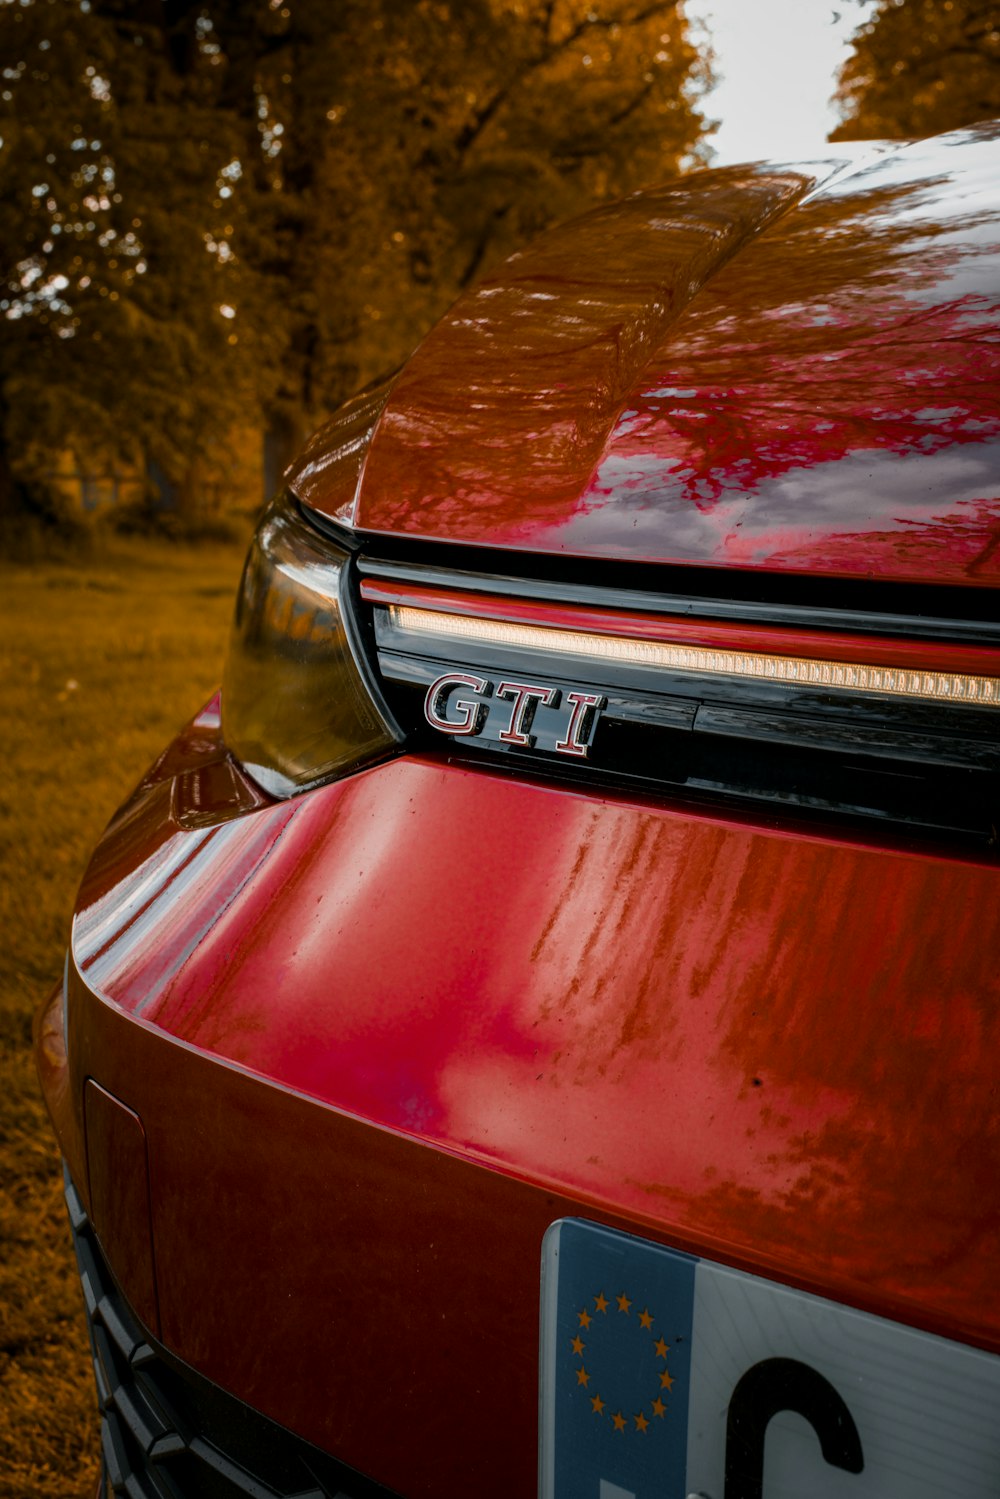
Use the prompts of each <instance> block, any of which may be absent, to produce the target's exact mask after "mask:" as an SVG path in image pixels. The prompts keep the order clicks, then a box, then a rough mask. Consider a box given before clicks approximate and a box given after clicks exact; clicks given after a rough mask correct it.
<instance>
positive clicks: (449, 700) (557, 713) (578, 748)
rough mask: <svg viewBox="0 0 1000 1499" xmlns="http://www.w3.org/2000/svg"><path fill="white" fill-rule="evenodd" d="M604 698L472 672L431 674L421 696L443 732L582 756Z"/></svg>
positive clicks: (434, 723)
mask: <svg viewBox="0 0 1000 1499" xmlns="http://www.w3.org/2000/svg"><path fill="white" fill-rule="evenodd" d="M606 704H607V699H606V698H604V697H602V696H601V695H600V694H599V693H597V692H582V691H581V690H580V689H579V688H576V687H572V688H563V687H542V686H539V685H538V684H536V683H534V682H513V681H508V680H506V679H504V680H503V681H501V682H498V683H497V686H496V688H495V689H494V686H493V683H492V682H491V681H490V680H489V679H488V678H487V677H480V676H476V675H475V674H474V673H473V672H465V671H451V672H446V673H445V675H444V676H442V677H438V678H436V680H435V681H433V682H432V683H431V685H430V686H429V687H428V689H427V695H426V697H425V698H424V717H425V718H426V719H427V722H428V723H429V724H431V725H432V726H433V727H434V728H435V729H440V731H441V733H442V734H453V735H455V736H456V737H458V736H472V735H482V736H483V737H484V738H487V739H495V740H496V741H498V743H500V744H512V745H517V746H521V747H524V748H526V749H532V748H535V747H536V746H537V748H539V749H547V750H554V751H555V753H556V754H559V755H574V756H576V757H577V758H578V759H584V758H586V754H587V751H588V749H589V748H590V743H591V740H592V739H593V737H594V728H595V727H596V724H597V717H598V714H599V713H600V710H601V709H602V708H603V707H605V706H606Z"/></svg>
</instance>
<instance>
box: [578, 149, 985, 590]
mask: <svg viewBox="0 0 1000 1499" xmlns="http://www.w3.org/2000/svg"><path fill="white" fill-rule="evenodd" d="M973 149H974V148H973ZM936 164H937V165H938V167H939V169H940V170H939V172H938V175H937V176H936V177H935V178H934V179H933V180H930V181H926V182H921V183H919V184H907V183H905V182H904V183H900V182H898V181H897V182H895V183H894V182H893V180H892V179H893V166H892V164H891V163H890V164H889V165H888V166H887V168H885V169H883V170H882V171H881V172H880V170H879V168H875V169H874V171H873V172H871V174H870V176H871V177H875V178H876V179H877V178H878V177H879V176H880V175H881V176H882V177H883V178H884V179H885V180H884V181H883V183H882V184H881V185H879V184H878V183H877V182H876V184H875V185H872V186H870V187H865V186H864V185H863V183H864V179H862V185H861V187H860V188H859V189H858V190H855V191H853V192H851V191H849V190H846V189H845V190H843V191H842V192H840V193H836V192H835V193H832V194H831V195H829V196H820V197H818V198H817V199H816V200H815V201H814V202H813V203H811V204H807V205H806V206H805V207H804V208H802V209H801V210H799V211H797V212H796V213H794V214H793V215H792V216H791V217H790V218H789V219H788V220H787V221H786V222H785V224H784V225H782V226H779V227H778V228H777V229H776V230H775V231H774V232H772V233H771V234H769V235H767V236H765V237H764V238H763V239H762V240H761V241H759V242H758V243H757V244H756V245H754V246H752V247H750V249H748V250H747V251H746V252H745V253H744V254H743V255H742V256H740V257H738V258H737V259H736V260H735V261H734V262H733V263H732V264H731V265H729V266H728V267H727V268H726V269H725V270H724V271H723V272H722V273H721V274H720V275H719V276H718V277H717V278H716V279H715V281H713V282H711V283H710V284H709V285H708V286H707V287H706V288H705V289H704V291H703V292H702V293H701V295H700V296H699V298H698V299H697V302H696V303H695V304H694V306H693V307H692V308H691V309H690V310H689V312H688V313H687V315H686V316H685V317H684V318H683V319H682V321H681V323H680V324H679V325H678V327H677V329H676V330H675V333H674V336H673V338H672V339H671V340H670V341H669V343H668V344H667V345H665V347H664V348H663V350H661V351H660V352H658V353H657V354H656V355H655V356H654V358H653V360H652V361H651V363H650V365H649V366H648V368H647V371H646V375H645V379H644V390H643V392H642V393H641V394H640V395H638V396H636V397H635V398H633V399H632V400H630V402H629V407H628V409H627V410H626V411H625V413H624V414H623V416H622V418H621V420H620V421H619V423H618V427H617V429H616V433H615V438H614V441H613V443H612V444H611V446H610V449H609V453H610V455H611V456H610V461H606V463H605V464H604V465H603V466H602V468H599V469H598V472H597V474H596V476H595V479H594V482H593V484H592V486H591V489H590V491H589V494H588V497H587V501H586V502H585V503H589V502H599V501H600V500H601V499H602V498H607V497H608V496H609V495H610V494H611V493H612V492H613V493H614V494H615V496H616V498H617V499H618V500H619V501H623V500H624V501H626V502H629V503H631V504H633V505H654V504H662V503H663V501H664V498H665V497H666V498H667V499H672V500H673V501H675V502H682V503H683V504H684V505H685V506H689V507H690V506H693V507H695V508H696V509H697V510H699V511H701V512H702V513H704V514H705V515H706V516H711V515H712V514H713V513H714V512H716V511H717V512H718V521H719V534H718V536H717V537H716V543H717V544H718V545H719V546H724V547H725V549H726V554H727V555H728V556H729V558H730V560H738V556H739V553H740V552H741V550H743V549H745V550H746V554H747V560H751V559H755V560H760V559H761V558H762V556H764V555H766V556H767V557H768V558H769V559H770V561H771V562H772V563H775V562H778V561H779V559H780V558H784V559H785V561H786V562H789V561H790V560H791V553H793V552H795V551H796V550H797V548H798V547H800V546H803V545H804V546H806V547H807V550H808V556H809V557H810V558H811V560H812V562H813V563H819V562H821V561H822V562H823V564H824V565H825V566H829V567H830V569H831V570H833V571H838V570H840V566H839V563H838V558H839V559H840V562H843V561H845V560H846V558H847V554H851V556H852V557H853V560H854V561H855V562H856V561H857V548H856V545H855V543H854V541H853V540H852V539H851V538H850V535H849V533H851V532H852V531H854V530H855V529H857V530H859V531H860V530H861V529H862V526H863V525H864V526H866V527H867V529H868V531H869V532H871V531H874V532H876V533H878V531H879V529H880V528H879V524H878V519H877V517H878V516H879V515H881V514H883V513H884V506H883V504H882V500H885V501H886V502H887V503H889V506H890V513H888V514H886V515H885V519H886V521H889V522H892V523H893V524H892V525H889V526H887V527H886V528H885V530H886V534H885V536H884V537H883V538H882V540H883V541H885V542H886V543H887V544H891V546H892V548H893V549H894V550H895V551H896V552H897V553H898V551H899V548H900V546H905V547H906V548H909V549H910V552H909V555H911V558H912V560H913V561H914V563H915V564H916V561H917V556H918V553H919V554H920V555H921V556H924V561H926V562H928V563H929V562H930V560H931V555H932V554H933V555H935V556H938V557H940V556H941V549H942V548H944V549H945V551H946V552H947V550H948V549H949V548H950V547H952V546H954V547H957V548H958V549H959V551H960V552H962V554H963V557H962V566H963V568H969V567H971V568H973V569H974V568H975V565H976V561H975V559H976V557H977V555H978V554H979V553H980V552H981V550H982V548H983V547H984V546H989V545H991V541H990V538H991V534H992V532H993V531H994V530H995V529H996V519H997V516H998V513H1000V501H998V500H997V498H996V486H995V482H992V483H991V482H990V479H989V475H988V472H984V473H983V475H982V479H981V484H982V488H981V490H980V492H979V493H970V492H968V484H969V483H970V482H973V481H972V478H971V476H970V472H969V469H970V465H966V467H965V469H964V470H963V475H964V477H963V478H962V480H961V484H962V486H964V491H963V493H964V499H965V501H966V503H965V505H964V507H963V510H962V512H961V513H960V514H955V513H952V514H947V513H938V514H935V515H931V514H929V513H927V506H928V504H930V503H931V502H934V503H939V504H940V506H941V507H943V512H947V511H948V510H949V508H950V502H953V501H955V500H956V499H958V498H961V497H963V496H961V495H959V493H958V487H959V485H958V481H957V479H956V478H955V474H954V471H953V467H952V468H947V467H946V466H944V465H942V466H941V468H940V478H938V477H936V475H937V473H938V470H936V469H935V468H934V467H933V466H932V465H931V464H928V463H927V462H926V461H925V462H924V463H923V464H922V465H921V471H920V474H919V475H918V474H917V473H916V471H915V470H914V471H913V472H912V473H911V474H910V476H909V478H908V480H907V481H906V486H907V487H908V492H907V493H897V492H896V491H897V489H899V488H900V486H901V485H902V483H903V481H902V479H901V477H900V476H901V475H902V474H903V469H902V468H901V467H900V466H899V465H898V464H897V465H893V466H887V465H886V463H885V460H886V459H887V458H889V457H894V458H896V459H899V460H905V459H908V458H913V459H922V460H930V459H933V458H934V457H935V455H948V454H950V455H953V456H956V457H957V456H960V455H961V453H962V450H964V449H967V448H974V447H977V446H981V445H982V444H984V443H987V442H989V441H993V442H995V441H997V440H998V439H1000V413H998V407H997V396H996V392H997V389H998V377H1000V331H998V328H997V306H998V302H1000V285H997V288H996V290H995V291H992V292H984V291H983V290H982V288H990V286H991V283H997V281H998V278H997V271H996V265H997V251H998V243H997V231H996V228H995V224H991V215H990V214H988V213H986V212H983V211H981V210H979V209H977V206H976V202H975V198H974V196H973V197H971V198H970V200H969V206H966V201H965V200H964V199H963V198H962V197H961V196H960V195H959V194H958V192H957V188H956V184H955V183H953V182H952V181H951V180H950V178H949V174H948V171H947V168H948V167H949V166H950V165H951V163H950V161H949V157H948V153H947V151H946V150H941V151H940V152H939V153H938V157H937V159H936ZM975 185H976V184H975V182H974V181H971V180H970V181H969V182H968V183H967V184H966V187H967V188H969V189H971V188H973V187H974V186H975ZM845 459H852V461H853V467H851V468H850V469H848V468H846V467H845V469H844V472H843V474H842V475H841V476H840V478H839V480H838V481H837V482H839V483H840V484H841V485H846V486H856V487H857V488H858V490H859V491H862V493H861V494H860V498H858V499H854V498H852V497H851V496H850V495H845V497H844V503H843V504H842V505H841V506H840V507H839V509H838V510H837V513H835V514H831V515H830V516H829V518H828V517H827V516H826V515H825V514H824V510H825V509H826V508H827V507H828V505H829V504H830V503H831V496H832V494H833V493H834V490H833V487H832V486H833V475H832V470H831V466H832V465H835V464H838V463H841V462H842V461H843V460H845ZM994 467H995V463H994ZM867 469H870V470H871V472H870V473H867V471H866V470H867ZM817 471H822V472H817ZM781 481H786V482H784V483H783V484H782V483H781ZM827 481H829V483H828V482H827ZM793 482H794V483H795V484H797V485H798V486H799V488H800V491H801V509H802V519H801V521H799V522H797V521H796V518H795V516H794V514H793V512H794V509H795V504H794V501H793V499H792V494H793V491H792V487H791V485H792V483H793ZM866 484H868V485H870V486H871V493H870V494H869V497H868V498H869V499H870V501H871V504H870V505H869V504H867V503H866V502H865V497H864V494H863V490H864V487H865V485H866ZM949 485H954V486H955V488H954V490H949ZM824 486H826V487H824ZM880 486H883V487H884V491H883V494H882V499H881V500H880V498H879V494H878V491H879V488H880ZM810 496H813V498H814V500H815V504H812V503H811V501H810ZM747 499H749V501H750V502H751V503H752V506H753V511H754V516H755V519H754V520H752V521H751V523H750V525H749V529H748V534H747V536H745V537H740V536H739V535H738V534H736V528H737V525H742V524H744V521H745V519H746V517H745V516H744V512H743V507H742V505H740V506H739V507H737V503H736V502H738V501H740V502H742V501H744V500H747ZM911 504H912V506H913V507H914V509H913V513H912V516H911V519H910V521H909V522H907V520H906V516H907V511H908V509H909V508H910V506H911ZM817 507H818V508H817ZM737 508H738V509H739V513H737ZM852 509H853V510H854V512H855V515H856V517H857V519H858V521H859V522H860V524H859V525H858V526H857V527H855V526H854V525H852V524H851V520H852V514H851V512H852ZM895 522H902V523H903V524H904V528H905V529H906V531H907V532H908V534H906V535H899V534H897V532H896V529H895ZM831 523H832V524H831ZM762 531H766V532H768V533H769V534H767V535H763V534H762ZM890 532H891V533H892V535H891V536H890ZM779 533H781V534H779ZM807 533H808V534H807ZM837 533H844V534H843V535H838V534H837ZM868 542H869V543H870V544H871V545H872V546H874V548H875V550H878V546H879V544H880V543H879V538H878V536H877V535H876V536H874V537H873V536H869V537H868ZM924 554H926V555H924ZM957 560H958V558H956V561H957ZM921 565H922V564H921ZM848 570H853V567H852V568H848ZM876 570H881V568H880V567H878V568H877V569H876ZM918 570H919V569H918Z"/></svg>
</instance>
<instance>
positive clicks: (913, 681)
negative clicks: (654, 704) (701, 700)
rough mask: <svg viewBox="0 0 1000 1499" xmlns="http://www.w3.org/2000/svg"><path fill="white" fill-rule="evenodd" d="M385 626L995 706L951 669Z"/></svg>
mask: <svg viewBox="0 0 1000 1499" xmlns="http://www.w3.org/2000/svg"><path fill="white" fill-rule="evenodd" d="M389 617H390V620H391V622H392V624H393V625H394V626H395V627H396V628H397V629H400V630H407V631H409V632H411V633H413V634H418V635H437V636H442V637H444V638H445V639H451V640H478V641H483V642H485V643H488V644H490V645H519V646H526V647H528V648H529V649H532V650H538V651H558V652H559V653H560V654H562V655H567V656H587V657H590V658H591V659H592V660H599V661H616V662H620V663H621V664H623V665H627V666H656V667H661V668H664V669H666V670H668V671H689V672H693V673H697V674H698V675H701V676H706V675H707V676H720V677H749V678H751V679H753V680H762V681H767V682H781V683H786V684H789V685H791V686H795V687H803V686H806V687H828V688H831V689H832V690H833V691H839V692H882V693H887V694H889V695H890V696H892V697H906V698H919V699H921V700H924V701H930V702H949V703H974V704H975V705H976V706H977V707H980V708H996V707H1000V677H978V676H971V675H968V674H962V673H958V672H948V671H923V670H919V669H914V668H913V667H910V666H873V665H863V664H858V663H856V662H850V661H822V660H811V659H810V658H809V657H807V656H769V655H763V654H761V653H760V652H757V651H733V650H721V649H719V648H718V647H716V646H700V645H678V644H675V643H671V642H669V641H661V640H633V639H627V638H624V637H622V636H620V635H593V634H585V633H584V632H583V631H577V630H562V629H559V628H557V627H556V626H552V627H549V626H547V625H525V624H517V623H514V622H513V621H506V620H503V621H502V620H493V619H477V618H475V617H474V616H472V615H469V614H446V613H443V612H441V611H439V610H435V609H414V608H411V607H409V606H408V605H405V604H392V605H390V607H389Z"/></svg>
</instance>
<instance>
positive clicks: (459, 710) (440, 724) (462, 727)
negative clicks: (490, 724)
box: [424, 671, 492, 734]
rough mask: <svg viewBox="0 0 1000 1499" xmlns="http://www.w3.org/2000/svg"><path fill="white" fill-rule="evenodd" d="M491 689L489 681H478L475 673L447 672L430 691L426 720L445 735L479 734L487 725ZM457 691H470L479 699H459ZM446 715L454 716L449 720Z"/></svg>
mask: <svg viewBox="0 0 1000 1499" xmlns="http://www.w3.org/2000/svg"><path fill="white" fill-rule="evenodd" d="M491 685H492V684H491V683H490V682H489V681H488V680H487V678H486V677H476V676H473V675H472V673H471V672H464V671H452V672H447V673H446V674H445V675H444V676H443V677H438V678H437V680H436V681H434V682H432V683H431V685H430V686H429V687H428V689H427V696H426V697H425V698H424V717H425V718H426V719H427V722H428V723H429V724H432V725H433V726H434V728H435V729H440V730H441V732H442V734H478V733H479V731H480V729H481V728H482V727H483V724H484V723H485V721H486V713H487V707H488V704H487V698H488V695H489V692H490V689H491ZM455 687H470V688H471V689H472V691H473V692H475V693H476V694H478V695H477V696H476V697H466V696H459V694H458V693H457V692H453V691H452V689H453V688H455ZM449 694H450V695H449ZM446 713H448V714H451V715H452V716H451V717H448V718H446V717H445V714H446Z"/></svg>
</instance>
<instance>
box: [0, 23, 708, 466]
mask: <svg viewBox="0 0 1000 1499" xmlns="http://www.w3.org/2000/svg"><path fill="white" fill-rule="evenodd" d="M0 48H2V50H3V53H4V55H5V56H8V57H14V58H16V59H17V62H16V65H14V66H12V67H10V68H8V69H7V70H6V71H5V77H6V79H7V87H6V90H5V99H4V101H3V113H4V115H5V117H0V118H2V123H0V134H2V135H3V137H4V140H3V145H2V147H0V234H2V242H3V244H4V245H5V246H7V247H8V248H9V251H10V255H9V260H8V263H7V264H6V265H5V266H4V271H5V282H6V291H5V292H4V293H3V297H4V302H5V305H4V306H2V307H0V312H2V313H3V314H4V315H5V317H6V318H7V320H8V328H9V331H11V332H12V333H13V335H14V337H13V338H11V339H8V341H7V345H8V347H7V352H6V354H4V355H3V356H0V438H2V442H0V448H2V450H3V452H4V454H5V458H4V460H3V463H5V464H6V468H4V467H3V463H0V478H2V473H3V472H5V473H6V474H7V475H8V479H7V481H6V490H7V492H8V495H9V494H11V493H13V490H14V488H15V487H16V486H17V485H20V486H21V488H22V489H23V486H24V484H25V483H26V482H29V481H31V480H32V479H33V478H39V477H40V476H41V474H42V471H43V469H44V462H45V455H46V454H47V453H51V451H52V450H53V447H59V446H67V445H69V446H74V447H75V448H77V449H80V448H83V449H87V448H88V447H89V448H91V449H93V450H98V449H100V450H103V451H108V450H109V449H113V450H115V451H117V452H119V453H122V454H123V455H131V456H132V457H135V456H136V455H137V454H138V455H141V456H142V458H143V460H144V461H150V462H153V463H155V464H156V466H157V468H158V469H159V470H161V471H163V472H164V473H165V474H166V475H167V476H168V478H170V479H171V480H172V481H173V482H174V483H175V484H180V485H183V482H184V479H185V474H186V472H187V471H188V470H189V469H190V466H191V464H192V462H193V461H194V460H196V459H199V458H200V459H205V458H209V459H210V458H211V455H212V452H213V445H217V444H218V443H219V441H220V434H224V433H225V432H226V431H228V430H230V429H231V428H232V427H233V425H234V424H235V423H237V422H242V424H243V425H244V426H246V425H256V426H258V427H260V426H263V427H265V428H267V429H268V430H269V431H270V432H271V433H272V434H273V436H274V446H275V451H276V453H277V454H278V455H280V457H281V458H282V459H286V458H288V457H290V456H291V450H292V448H293V447H294V446H297V444H298V442H299V441H300V440H301V438H302V436H303V435H304V434H305V432H306V431H307V430H309V429H310V428H311V427H313V426H315V425H317V424H318V423H319V422H320V421H321V420H322V419H323V418H324V417H325V416H326V415H327V414H328V413H329V411H330V410H332V409H333V407H334V406H335V405H337V404H338V403H339V401H340V400H342V399H343V397H344V396H345V395H346V394H348V393H349V392H350V390H352V389H353V388H356V387H357V386H358V385H359V384H361V383H363V382H364V381H366V380H367V379H370V378H372V377H374V376H375V375H377V374H379V373H381V372H383V371H384V370H385V369H386V368H389V367H391V366H392V365H393V364H395V363H398V362H399V361H400V360H401V359H402V358H404V357H405V356H406V354H407V353H408V352H409V350H410V348H411V347H412V346H413V344H414V343H415V342H416V341H417V339H418V338H419V337H420V336H421V334H422V333H423V332H424V331H425V329H426V328H427V327H428V326H429V324H430V323H431V322H432V321H433V320H434V319H435V317H436V316H438V315H439V314H440V313H441V312H442V311H443V310H444V308H445V307H446V306H447V305H448V304H449V302H450V301H451V300H453V298H454V297H455V295H456V294H457V293H458V291H459V290H461V289H462V287H463V286H465V285H467V284H468V283H469V282H470V281H471V280H473V279H475V278H476V277H477V276H478V275H479V274H480V273H481V272H482V271H484V270H485V269H486V268H487V266H488V265H489V264H490V263H491V262H492V261H494V260H495V259H496V258H497V257H498V256H500V255H502V254H505V253H508V252H509V251H511V250H513V249H514V248H515V247H516V246H517V245H518V244H520V243H521V242H522V241H523V240H524V238H526V237H527V236H528V235H530V234H532V233H534V232H535V231H537V230H538V229H541V228H542V227H544V226H545V225H546V224H548V223H550V222H552V221H553V220H554V219H556V218H560V217H565V216H567V215H569V214H572V213H574V212H576V211H578V210H580V209H582V208H584V207H586V206H587V205H588V204H589V203H591V202H594V201H597V200H599V199H601V198H604V197H608V196H611V195H613V194H616V193H621V192H626V191H628V190H629V189H630V188H632V187H634V186H636V185H638V184H639V183H640V182H642V181H648V180H650V179H661V178H663V177H665V176H668V175H671V174H673V173H675V172H676V171H677V170H678V169H680V168H681V167H683V166H684V165H686V164H687V163H688V162H692V161H695V160H697V159H698V149H699V141H700V138H701V136H702V134H703V132H704V129H705V125H704V121H703V120H702V118H701V116H700V114H699V112H698V108H697V99H698V97H699V95H700V93H701V92H702V91H703V90H704V89H705V87H706V86H707V85H708V83H709V82H710V71H709V61H708V60H707V58H706V57H704V56H700V55H699V54H698V52H697V51H696V49H695V48H694V47H693V46H692V44H691V42H690V40H689V37H688V33H687V27H686V23H685V21H684V18H683V14H682V13H681V12H680V11H679V6H678V0H338V3H337V5H335V6H333V5H330V4H329V3H328V0H284V3H282V0H21V3H20V4H18V5H16V6H15V5H0ZM7 96H9V97H7Z"/></svg>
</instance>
